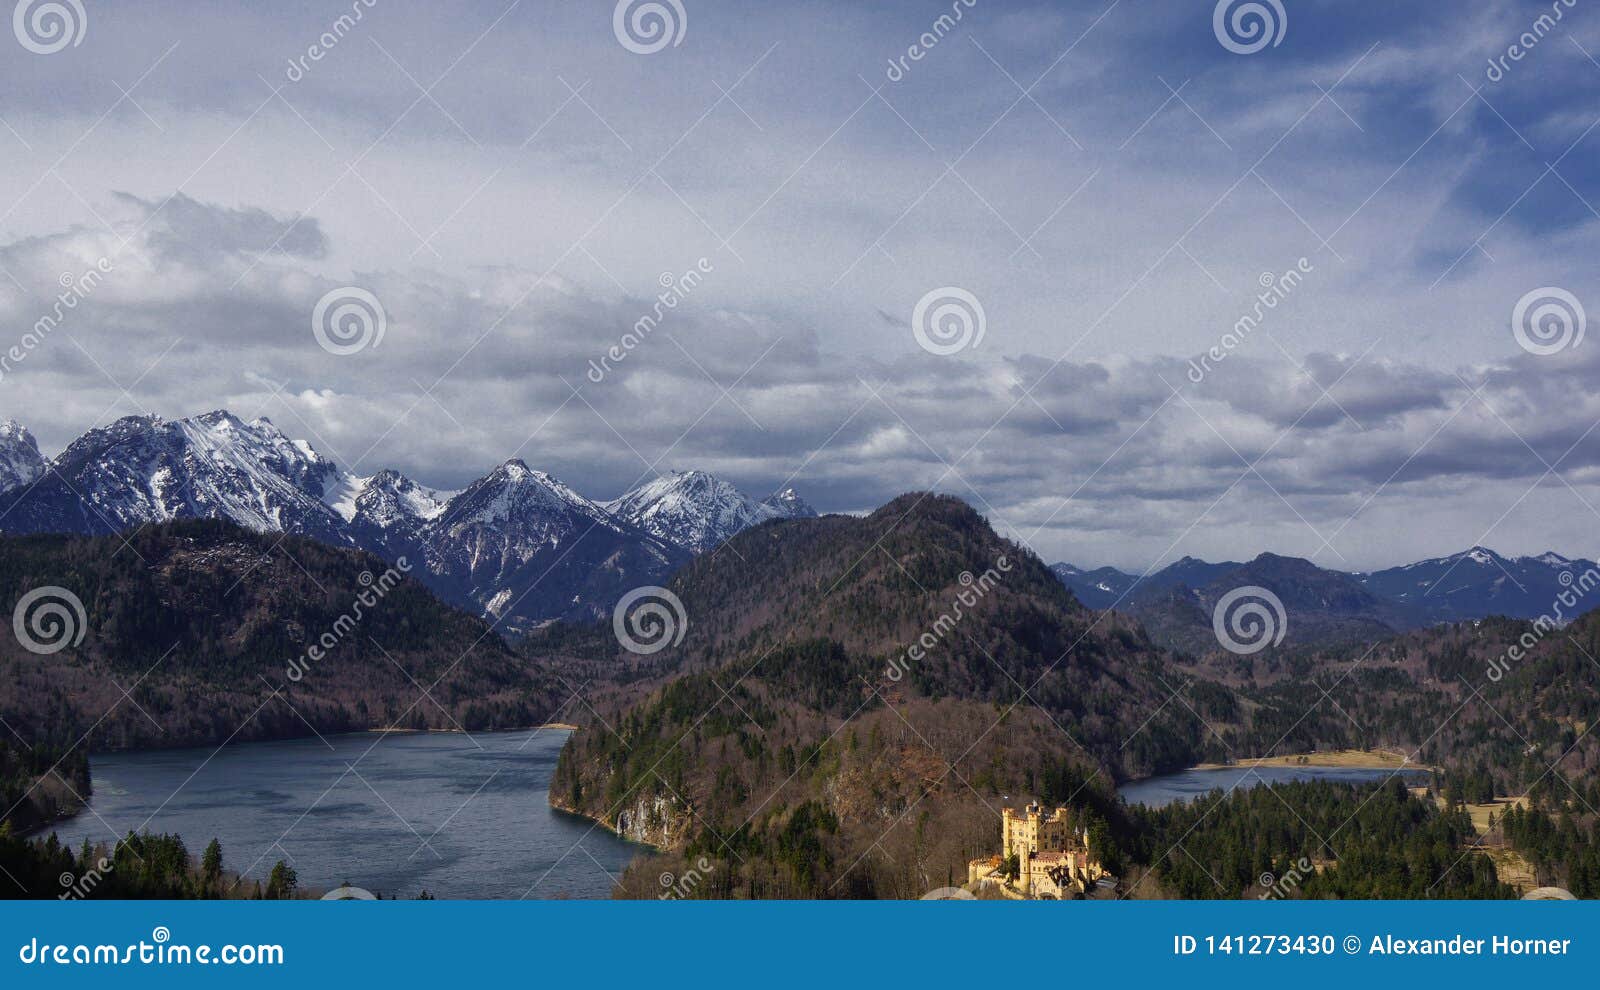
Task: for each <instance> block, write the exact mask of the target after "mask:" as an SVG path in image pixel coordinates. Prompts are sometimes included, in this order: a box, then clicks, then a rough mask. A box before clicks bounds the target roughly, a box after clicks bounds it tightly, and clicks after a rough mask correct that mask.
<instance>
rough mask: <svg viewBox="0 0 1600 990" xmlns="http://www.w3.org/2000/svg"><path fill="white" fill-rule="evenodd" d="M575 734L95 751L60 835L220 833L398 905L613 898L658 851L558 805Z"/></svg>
mask: <svg viewBox="0 0 1600 990" xmlns="http://www.w3.org/2000/svg"><path fill="white" fill-rule="evenodd" d="M569 734H570V733H569V732H567V731H565V730H555V729H541V730H529V731H523V732H482V733H473V734H472V736H471V737H468V736H466V735H463V734H460V733H426V734H409V733H408V734H389V735H377V734H356V735H343V736H329V737H328V738H327V741H326V742H323V741H322V740H319V739H298V740H293V741H287V742H265V743H248V744H244V745H234V746H226V747H224V748H223V749H221V750H220V751H218V750H214V749H183V750H165V751H159V752H147V753H117V754H108V755H103V756H94V757H91V759H90V761H89V770H90V777H91V780H92V782H93V785H94V793H93V795H92V797H91V799H90V801H89V809H88V810H87V811H85V812H83V813H81V814H79V815H77V816H76V817H74V818H72V819H70V820H68V821H65V822H62V823H60V824H58V825H57V826H56V827H55V831H56V833H57V834H58V835H60V836H61V838H62V840H63V841H66V840H69V839H70V841H71V843H72V845H73V846H74V847H76V846H77V845H78V844H79V843H80V842H82V840H83V839H85V838H87V839H89V841H90V842H92V843H101V842H103V843H107V844H110V843H111V842H113V841H114V840H115V839H116V838H118V837H120V836H122V835H125V834H126V833H127V832H128V831H129V830H130V829H131V830H133V831H144V830H149V831H151V832H169V833H170V832H176V833H177V834H178V835H180V836H182V837H183V841H184V843H185V844H186V845H187V846H188V847H189V852H190V853H191V854H192V855H194V856H199V854H200V852H201V851H202V850H203V849H204V848H205V846H206V843H208V842H210V841H211V839H212V838H213V837H215V838H217V839H218V840H219V841H220V842H221V843H222V854H223V862H224V864H225V866H226V867H227V868H228V869H230V870H237V871H241V872H244V873H245V874H247V875H249V876H251V877H261V878H264V877H265V876H266V875H267V873H268V872H270V871H271V869H272V866H273V864H274V863H276V862H277V861H278V860H280V859H281V860H283V861H284V862H286V863H288V864H289V865H290V866H293V867H294V868H295V871H296V872H297V873H298V875H299V878H300V883H301V885H302V886H307V887H317V888H323V889H332V888H334V887H337V886H339V885H340V884H342V883H345V882H347V881H348V882H349V883H350V884H352V885H353V886H356V887H362V888H365V889H367V890H371V891H374V892H382V894H383V895H384V896H385V897H389V896H398V897H401V898H409V897H415V896H417V894H418V893H419V892H420V891H422V890H424V889H426V890H427V891H428V892H429V893H431V894H433V895H434V896H435V897H441V898H518V897H524V896H526V897H530V898H551V897H578V898H599V897H609V896H610V894H611V890H612V887H613V885H614V877H615V876H617V875H620V873H621V872H622V870H623V869H624V868H625V867H626V866H627V865H628V863H629V861H630V860H632V859H633V858H634V857H635V856H637V855H639V854H640V853H641V852H643V851H644V850H643V848H642V847H640V846H637V845H634V844H632V843H628V842H624V841H622V840H621V839H619V838H617V837H616V836H615V835H613V834H612V833H610V832H608V831H606V830H605V829H603V828H595V827H593V823H591V822H589V821H586V820H584V819H581V818H577V817H575V816H572V815H568V814H565V813H562V812H559V811H556V810H554V809H552V808H551V807H550V806H549V804H548V802H547V801H546V796H545V795H546V789H547V788H548V787H549V784H550V778H551V776H552V774H553V773H554V771H555V765H556V757H557V756H558V755H559V754H560V752H561V746H562V744H563V743H564V742H566V739H567V736H568V735H569Z"/></svg>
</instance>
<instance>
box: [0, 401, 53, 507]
mask: <svg viewBox="0 0 1600 990" xmlns="http://www.w3.org/2000/svg"><path fill="white" fill-rule="evenodd" d="M44 469H45V461H44V458H43V457H42V456H41V455H40V454H39V443H38V441H36V440H34V439H33V434H32V433H29V432H28V429H27V427H25V426H23V425H22V424H21V423H19V422H17V421H16V420H14V419H8V420H6V421H5V422H3V423H0V490H4V489H7V488H16V487H18V486H19V485H27V484H32V483H33V481H34V480H35V479H37V478H38V477H39V476H40V475H41V474H43V473H44Z"/></svg>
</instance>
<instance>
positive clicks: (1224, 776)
mask: <svg viewBox="0 0 1600 990" xmlns="http://www.w3.org/2000/svg"><path fill="white" fill-rule="evenodd" d="M1395 772H1396V771H1395V768H1387V769H1385V768H1379V767H1315V766H1306V767H1252V766H1237V767H1221V768H1218V769H1214V770H1184V771H1181V772H1179V773H1171V774H1166V775H1165V776H1161V777H1151V778H1149V779H1148V780H1136V781H1133V782H1132V783H1128V784H1123V785H1122V786H1121V787H1119V788H1117V793H1118V794H1121V795H1122V797H1123V799H1124V800H1126V801H1127V802H1128V803H1129V804H1143V805H1148V806H1150V807H1152V808H1160V807H1164V806H1166V805H1169V804H1171V803H1173V802H1174V801H1193V800H1194V799H1195V798H1197V797H1202V796H1204V795H1206V794H1209V793H1211V792H1212V791H1215V790H1223V791H1231V790H1234V789H1235V788H1244V789H1246V790H1248V789H1249V788H1252V787H1259V786H1261V785H1262V784H1286V783H1290V782H1292V781H1299V780H1332V781H1340V782H1342V783H1346V784H1367V783H1376V782H1379V781H1384V780H1388V779H1389V777H1390V776H1392V775H1393V774H1394V773H1395ZM1399 774H1400V777H1401V778H1402V779H1404V780H1405V781H1406V782H1407V783H1409V784H1412V785H1416V784H1421V783H1425V782H1426V781H1427V779H1428V771H1427V770H1422V769H1409V768H1408V769H1405V770H1400V771H1399Z"/></svg>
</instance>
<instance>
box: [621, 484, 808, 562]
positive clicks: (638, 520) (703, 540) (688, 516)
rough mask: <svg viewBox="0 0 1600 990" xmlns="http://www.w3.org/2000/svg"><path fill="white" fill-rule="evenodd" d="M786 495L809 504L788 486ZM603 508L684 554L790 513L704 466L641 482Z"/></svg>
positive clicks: (702, 550) (705, 548)
mask: <svg viewBox="0 0 1600 990" xmlns="http://www.w3.org/2000/svg"><path fill="white" fill-rule="evenodd" d="M787 494H790V495H792V499H791V502H792V503H797V504H798V505H799V506H802V507H804V508H805V509H807V510H809V509H810V506H807V505H805V503H804V501H802V500H801V499H800V497H799V496H798V495H793V489H790V491H789V492H788V493H787ZM605 509H606V511H608V512H610V513H611V514H612V515H614V516H616V517H617V518H618V519H622V520H624V521H626V522H629V523H632V524H633V525H635V526H638V527H639V528H640V529H642V530H644V531H645V532H647V533H649V534H651V535H652V536H654V537H656V538H657V539H660V540H664V541H666V542H667V543H670V544H672V545H674V546H678V547H682V548H683V549H685V550H688V551H689V552H690V553H705V552H706V551H708V550H714V549H716V548H717V547H719V546H721V545H722V544H723V543H725V542H727V540H728V539H729V538H730V537H733V536H735V535H737V534H739V533H740V532H742V531H744V530H746V529H749V528H750V527H751V526H755V525H757V524H758V523H764V522H766V521H767V520H769V519H784V518H790V514H789V513H788V512H787V511H785V510H783V509H779V508H777V507H774V506H771V505H766V504H763V503H761V502H757V501H756V500H755V499H753V498H751V497H750V496H748V495H746V494H745V493H744V492H741V491H740V490H739V489H737V488H735V487H733V486H732V485H730V484H728V483H727V482H726V481H723V480H722V479H720V478H717V477H715V476H713V475H709V474H707V473H705V472H704V471H682V472H678V473H675V474H671V475H665V476H663V477H660V478H657V479H655V480H654V481H647V482H645V483H644V484H642V485H640V486H639V487H637V488H635V489H633V490H632V491H630V492H628V493H627V494H626V495H623V496H622V497H621V498H619V499H616V500H614V501H611V502H607V503H605ZM811 514H812V515H815V514H816V513H815V512H812V513H811Z"/></svg>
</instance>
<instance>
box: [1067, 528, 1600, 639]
mask: <svg viewBox="0 0 1600 990" xmlns="http://www.w3.org/2000/svg"><path fill="white" fill-rule="evenodd" d="M1597 567H1600V565H1597V564H1596V563H1595V562H1594V561H1592V560H1584V559H1581V558H1577V559H1575V558H1568V557H1564V556H1562V555H1561V554H1558V553H1555V552H1548V553H1544V554H1540V555H1539V556H1536V557H1514V558H1513V557H1505V556H1502V555H1500V554H1497V553H1495V552H1494V551H1493V550H1489V549H1486V548H1484V547H1473V548H1471V549H1470V550H1463V551H1461V552H1460V553H1456V554H1451V555H1449V556H1446V557H1437V558H1433V559H1430V560H1423V561H1418V562H1417V563H1414V564H1406V565H1404V566H1400V567H1391V568H1387V569H1385V570H1380V571H1370V572H1346V571H1339V570H1333V569H1330V568H1325V567H1319V566H1318V565H1316V564H1314V563H1312V562H1311V561H1309V560H1305V559H1303V558H1298V557H1283V556H1279V555H1277V554H1271V553H1264V554H1261V555H1260V556H1258V557H1256V558H1254V559H1253V560H1250V561H1248V562H1246V563H1239V562H1236V561H1224V562H1220V563H1210V562H1207V561H1203V560H1197V559H1195V558H1193V557H1185V558H1183V559H1182V560H1179V561H1177V562H1176V563H1174V564H1171V565H1169V566H1168V567H1165V568H1163V569H1161V570H1159V571H1155V572H1153V573H1151V574H1148V575H1143V576H1141V575H1134V574H1128V573H1126V572H1124V571H1120V570H1117V569H1116V568H1112V567H1101V568H1097V569H1095V570H1083V569H1082V568H1078V567H1074V566H1073V565H1071V564H1067V563H1057V564H1053V565H1051V568H1050V569H1051V571H1052V572H1053V573H1054V574H1055V575H1056V577H1057V578H1058V579H1060V580H1061V582H1062V583H1063V584H1065V585H1066V586H1067V587H1068V588H1070V589H1071V590H1072V592H1073V594H1074V595H1076V596H1077V598H1078V600H1079V601H1080V602H1082V603H1083V604H1085V605H1087V606H1089V607H1090V608H1097V609H1106V608H1115V609H1116V610H1117V611H1119V612H1126V613H1128V614H1131V615H1133V616H1136V617H1137V618H1139V619H1140V620H1141V621H1142V622H1143V623H1144V624H1145V626H1146V628H1147V629H1148V630H1149V632H1150V634H1151V636H1152V638H1154V639H1155V640H1156V641H1157V642H1160V643H1162V644H1163V645H1167V646H1171V647H1174V648H1177V649H1185V650H1189V651H1192V652H1205V651H1206V650H1208V649H1213V648H1215V646H1216V641H1215V638H1214V636H1213V634H1212V632H1211V622H1212V610H1213V609H1214V608H1215V607H1216V605H1217V603H1218V602H1219V601H1220V600H1221V599H1222V597H1223V596H1224V595H1226V594H1228V593H1229V592H1230V591H1233V590H1234V589H1237V588H1242V587H1247V586H1255V587H1263V588H1266V589H1268V590H1269V591H1271V592H1272V593H1273V594H1275V595H1277V596H1278V598H1279V599H1280V601H1282V603H1283V605H1284V608H1285V611H1286V614H1287V616H1288V620H1287V626H1288V634H1287V636H1286V637H1285V639H1286V641H1287V642H1289V643H1291V644H1294V643H1301V644H1305V643H1317V644H1320V645H1328V644H1332V643H1339V642H1347V641H1355V640H1370V639H1372V638H1375V637H1381V636H1384V635H1387V634H1390V633H1394V632H1400V631H1405V630H1409V629H1416V628H1421V627H1424V626H1431V625H1436V624H1438V623H1442V622H1453V621H1457V620H1462V619H1478V618H1483V617H1486V616H1491V615H1501V616H1506V617H1509V618H1516V619H1536V618H1538V617H1540V616H1542V615H1549V614H1552V613H1553V612H1554V611H1556V610H1557V608H1558V602H1557V598H1558V597H1559V596H1561V595H1562V594H1563V593H1564V592H1567V590H1568V589H1569V587H1570V586H1572V585H1573V584H1574V583H1575V582H1578V579H1579V578H1580V577H1581V576H1582V575H1583V574H1584V573H1586V572H1587V571H1590V570H1591V569H1595V568H1597ZM1580 584H1581V583H1580ZM1594 604H1600V602H1595V603H1591V605H1594ZM1583 610H1584V609H1583V608H1582V606H1579V607H1578V608H1577V609H1576V610H1573V609H1565V610H1564V612H1565V615H1564V618H1565V619H1568V620H1570V619H1572V618H1574V617H1575V615H1576V612H1578V611H1583ZM1562 617H1563V616H1557V618H1562Z"/></svg>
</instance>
